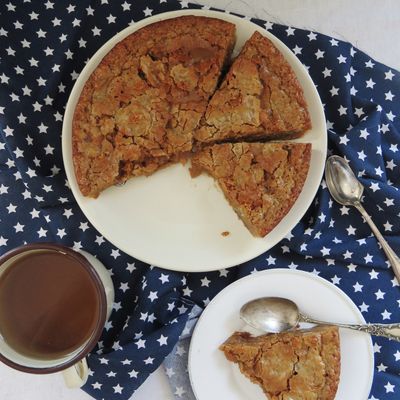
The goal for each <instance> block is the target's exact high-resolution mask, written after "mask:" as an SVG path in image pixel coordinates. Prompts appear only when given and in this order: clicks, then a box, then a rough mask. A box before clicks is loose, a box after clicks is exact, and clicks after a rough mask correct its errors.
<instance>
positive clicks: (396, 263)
mask: <svg viewBox="0 0 400 400" xmlns="http://www.w3.org/2000/svg"><path fill="white" fill-rule="evenodd" d="M354 206H355V207H356V208H357V210H358V211H360V213H361V215H362V216H363V217H364V218H365V221H367V223H368V225H369V226H370V227H371V230H372V232H373V233H374V235H375V236H376V238H377V239H378V241H379V243H380V244H381V245H382V249H383V251H384V252H385V254H386V256H387V258H388V259H389V262H390V264H391V266H392V268H393V272H394V274H395V275H396V278H397V280H398V281H399V282H400V258H399V257H398V256H397V254H396V253H395V252H394V251H393V249H392V248H391V247H390V246H389V243H388V242H387V241H386V240H385V238H384V237H383V236H382V234H381V233H380V232H379V229H378V228H377V227H376V225H375V224H374V222H373V221H372V219H371V217H370V216H369V214H368V213H367V212H366V211H365V208H364V207H363V206H362V205H361V203H360V202H357V203H355V204H354Z"/></svg>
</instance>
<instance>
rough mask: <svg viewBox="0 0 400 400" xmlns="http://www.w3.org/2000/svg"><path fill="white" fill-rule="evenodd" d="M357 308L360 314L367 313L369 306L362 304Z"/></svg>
mask: <svg viewBox="0 0 400 400" xmlns="http://www.w3.org/2000/svg"><path fill="white" fill-rule="evenodd" d="M359 307H360V311H361V312H368V309H369V305H367V304H365V303H364V302H363V303H362V304H361V305H360V306H359Z"/></svg>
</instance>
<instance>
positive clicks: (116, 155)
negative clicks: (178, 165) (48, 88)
mask: <svg viewBox="0 0 400 400" xmlns="http://www.w3.org/2000/svg"><path fill="white" fill-rule="evenodd" d="M234 41H235V26H234V25H233V24H231V23H228V22H225V21H223V20H220V19H215V18H206V17H197V16H183V17H179V18H173V19H168V20H164V21H161V22H157V23H154V24H151V25H148V26H146V27H144V28H142V29H140V30H138V31H136V32H134V33H133V34H131V35H130V36H128V37H127V38H125V39H123V40H122V41H121V42H119V43H118V44H117V45H116V46H115V47H114V48H113V49H112V50H111V51H110V52H109V53H108V54H107V55H106V56H105V57H104V59H103V60H102V61H101V63H100V64H99V66H98V67H97V68H96V69H95V70H94V72H93V73H92V75H91V76H90V78H89V79H88V81H87V82H86V84H85V86H84V88H83V90H82V93H81V96H80V98H79V101H78V104H77V106H76V109H75V114H74V119H73V128H72V145H73V162H74V168H75V174H76V178H77V182H78V184H79V188H80V190H81V192H82V193H83V194H84V195H85V196H90V197H97V196H98V195H99V193H100V192H101V191H102V190H104V189H106V188H107V187H109V186H111V185H114V184H115V183H120V182H124V181H125V180H127V179H128V178H129V177H130V176H132V175H149V174H151V173H152V172H154V171H155V170H156V169H158V168H159V167H161V166H163V165H166V164H167V163H169V162H171V161H175V159H179V158H181V157H182V155H185V153H187V152H190V151H191V149H192V141H193V138H192V136H193V131H194V130H195V129H196V127H197V125H198V122H199V120H200V118H201V116H202V115H203V113H204V111H205V109H206V106H207V102H208V100H209V97H210V96H211V95H212V94H213V93H214V91H215V88H216V85H217V83H218V79H219V77H220V74H221V71H222V69H223V67H224V64H225V63H226V61H227V60H228V59H229V57H230V54H231V50H232V47H233V44H234Z"/></svg>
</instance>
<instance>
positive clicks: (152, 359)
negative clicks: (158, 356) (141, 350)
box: [144, 357, 154, 365]
mask: <svg viewBox="0 0 400 400" xmlns="http://www.w3.org/2000/svg"><path fill="white" fill-rule="evenodd" d="M153 361H154V358H151V357H147V358H146V359H145V360H144V363H145V364H146V365H148V364H153Z"/></svg>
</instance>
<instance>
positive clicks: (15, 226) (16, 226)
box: [14, 222, 25, 233]
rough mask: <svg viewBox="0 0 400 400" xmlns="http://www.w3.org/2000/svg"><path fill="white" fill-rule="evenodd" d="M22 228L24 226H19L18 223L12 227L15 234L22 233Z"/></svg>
mask: <svg viewBox="0 0 400 400" xmlns="http://www.w3.org/2000/svg"><path fill="white" fill-rule="evenodd" d="M24 226H25V225H21V224H20V223H19V222H18V223H17V225H14V229H15V233H17V232H23V231H24Z"/></svg>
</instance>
